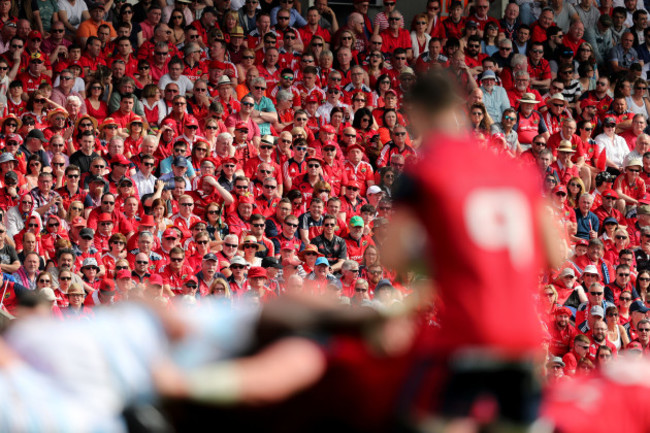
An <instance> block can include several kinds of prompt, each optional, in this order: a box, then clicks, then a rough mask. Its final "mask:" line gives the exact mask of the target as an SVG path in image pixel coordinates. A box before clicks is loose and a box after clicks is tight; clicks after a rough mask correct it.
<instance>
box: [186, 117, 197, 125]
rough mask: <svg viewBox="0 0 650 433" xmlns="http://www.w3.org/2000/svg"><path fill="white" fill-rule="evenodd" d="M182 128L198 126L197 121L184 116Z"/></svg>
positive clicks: (194, 118)
mask: <svg viewBox="0 0 650 433" xmlns="http://www.w3.org/2000/svg"><path fill="white" fill-rule="evenodd" d="M184 126H199V121H198V120H196V117H194V116H185V123H184Z"/></svg>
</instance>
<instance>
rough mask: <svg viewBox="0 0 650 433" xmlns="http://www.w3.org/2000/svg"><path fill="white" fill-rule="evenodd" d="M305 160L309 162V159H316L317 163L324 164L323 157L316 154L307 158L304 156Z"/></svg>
mask: <svg viewBox="0 0 650 433" xmlns="http://www.w3.org/2000/svg"><path fill="white" fill-rule="evenodd" d="M305 161H307V162H309V161H318V163H319V164H320V165H324V164H325V161H323V158H321V157H320V156H318V155H314V156H308V157H307V158H305Z"/></svg>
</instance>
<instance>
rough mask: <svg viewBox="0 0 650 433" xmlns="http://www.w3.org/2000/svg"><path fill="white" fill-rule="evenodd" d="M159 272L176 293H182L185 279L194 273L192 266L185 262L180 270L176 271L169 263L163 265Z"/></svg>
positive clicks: (164, 282)
mask: <svg viewBox="0 0 650 433" xmlns="http://www.w3.org/2000/svg"><path fill="white" fill-rule="evenodd" d="M159 272H160V276H161V277H162V279H163V284H169V288H170V289H171V291H172V292H174V294H175V295H180V294H181V293H182V292H183V281H185V280H186V279H187V278H188V277H191V276H192V275H194V271H193V270H192V268H191V267H190V266H188V265H186V264H185V263H183V267H182V268H181V270H180V271H179V272H174V271H173V270H172V269H171V266H169V265H165V266H163V267H162V268H161V269H160V271H159Z"/></svg>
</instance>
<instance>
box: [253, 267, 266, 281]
mask: <svg viewBox="0 0 650 433" xmlns="http://www.w3.org/2000/svg"><path fill="white" fill-rule="evenodd" d="M248 278H249V279H250V278H268V277H267V275H266V269H264V268H263V267H261V266H253V267H252V268H250V269H249V271H248Z"/></svg>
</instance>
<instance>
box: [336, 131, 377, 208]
mask: <svg viewBox="0 0 650 433" xmlns="http://www.w3.org/2000/svg"><path fill="white" fill-rule="evenodd" d="M355 141H356V140H355ZM347 153H348V158H347V159H346V160H345V163H344V165H343V170H344V171H345V173H346V175H347V178H348V181H353V180H356V181H357V182H359V187H360V188H361V190H360V191H359V194H361V195H362V196H365V195H366V188H368V187H369V186H371V185H374V184H375V176H374V171H373V169H372V166H371V165H370V163H369V162H366V161H363V157H364V148H363V146H361V145H360V144H356V143H355V142H352V144H351V145H349V146H348V148H347Z"/></svg>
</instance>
